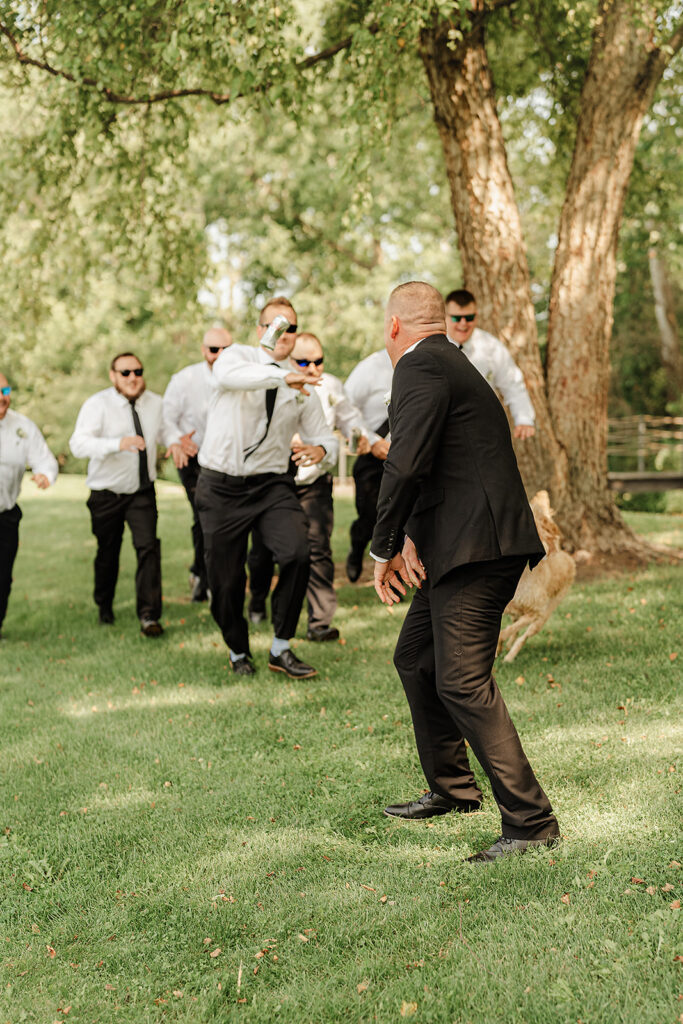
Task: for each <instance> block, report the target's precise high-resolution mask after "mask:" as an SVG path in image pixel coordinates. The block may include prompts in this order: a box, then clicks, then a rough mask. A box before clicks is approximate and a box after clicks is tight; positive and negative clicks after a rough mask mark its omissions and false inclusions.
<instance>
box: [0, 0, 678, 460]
mask: <svg viewBox="0 0 683 1024" xmlns="http://www.w3.org/2000/svg"><path fill="white" fill-rule="evenodd" d="M461 6H462V8H463V10H465V9H466V8H467V6H468V5H467V4H466V3H463V4H462V5H461ZM435 7H438V8H439V9H441V8H443V10H444V11H446V9H448V10H452V9H453V8H454V7H457V5H454V4H451V3H441V4H438V5H435V4H433V3H431V2H428V0H421V2H420V3H418V4H415V3H414V4H411V5H408V4H406V3H405V0H391V2H389V3H385V4H382V5H379V4H373V3H369V2H366V0H353V2H350V3H337V4H333V3H329V2H325V0H308V2H303V0H302V2H300V3H279V4H278V5H274V4H272V3H270V2H265V0H258V2H255V3H251V4H249V5H240V4H237V5H235V4H231V3H227V2H225V0H215V2H214V3H212V4H209V5H206V4H199V3H187V4H183V5H171V4H169V3H167V2H163V0H158V2H154V3H150V4H144V5H135V4H131V5H128V6H121V5H114V6H112V5H107V4H104V3H101V4H100V3H90V4H87V5H85V6H83V5H81V4H76V3H60V4H59V5H57V4H56V3H54V2H53V3H49V2H48V3H45V4H43V5H41V7H40V9H36V13H35V17H34V20H33V22H32V23H31V22H30V21H29V20H28V18H27V12H26V10H25V8H24V7H23V6H22V5H19V4H17V3H16V2H15V0H0V18H1V20H2V23H3V24H6V25H8V26H10V29H11V32H12V33H13V37H14V38H15V39H18V40H19V41H20V44H21V46H22V47H23V48H24V50H26V51H28V50H30V51H31V53H32V55H33V56H35V57H36V59H40V60H43V61H44V62H47V63H50V65H51V66H53V67H55V68H59V69H60V71H62V72H63V73H64V75H67V76H72V77H73V79H74V81H69V80H66V79H65V78H64V77H63V76H62V77H59V76H55V75H50V74H48V73H46V71H45V70H41V69H37V68H33V67H20V66H19V64H18V63H17V61H16V59H15V56H14V54H13V52H12V47H11V45H10V42H9V40H8V39H6V38H3V40H2V48H0V130H1V131H2V135H3V139H4V140H5V142H6V144H5V145H4V146H3V150H2V155H1V156H0V170H1V172H2V173H1V175H0V179H1V181H2V185H1V186H0V221H1V224H2V227H1V228H0V264H1V265H2V269H3V280H4V285H5V287H4V295H3V302H2V304H0V361H1V363H2V366H3V368H4V369H5V372H7V373H8V375H9V376H10V377H11V378H12V382H13V384H14V385H15V387H16V388H17V396H16V407H17V408H22V409H23V410H24V411H26V412H27V413H28V414H29V415H32V416H34V417H35V418H36V420H37V421H38V422H39V423H40V424H41V425H43V426H44V428H45V432H46V434H47V436H48V438H49V440H50V442H51V443H52V445H53V446H54V447H55V448H56V450H58V451H59V452H60V453H65V452H66V450H67V439H68V436H69V432H70V429H71V425H72V423H73V419H74V417H75V414H76V411H77V409H78V407H79V405H80V403H81V401H82V400H83V398H84V397H85V396H86V395H87V394H88V393H90V392H91V391H92V390H94V389H95V388H96V387H98V386H105V385H106V383H107V380H106V366H107V363H108V360H109V358H110V356H111V354H112V353H113V352H114V351H117V350H122V349H127V348H133V349H135V350H137V351H139V352H140V354H141V356H142V358H143V359H144V361H145V363H146V365H147V366H148V367H149V372H148V377H149V381H150V386H152V387H153V388H155V389H156V390H163V388H164V386H165V384H166V381H167V379H168V377H169V375H170V374H171V373H172V372H173V371H174V370H175V369H177V368H179V367H180V366H181V365H183V364H184V363H186V362H187V361H189V360H191V359H194V358H196V351H197V346H198V343H199V340H200V337H201V334H202V332H203V330H204V329H205V327H206V326H207V325H208V324H209V323H210V322H212V321H213V320H214V319H215V318H221V319H224V320H225V321H226V322H227V323H228V325H229V326H230V327H231V328H232V329H233V330H234V332H235V336H236V338H237V340H240V341H248V340H249V339H250V338H251V336H252V324H253V323H254V321H255V318H256V316H257V312H258V308H259V306H260V305H262V303H263V301H264V300H265V297H266V296H268V295H269V294H272V293H274V292H280V291H284V292H286V293H287V294H289V295H291V296H292V297H293V298H295V300H296V306H297V309H298V311H299V317H300V320H301V322H302V323H304V324H305V325H306V327H307V328H309V329H312V330H314V331H316V332H318V333H319V334H320V336H321V338H322V340H323V341H324V343H325V344H326V347H327V349H328V353H329V363H330V365H331V368H332V369H334V370H336V371H337V372H339V373H341V374H342V375H345V374H346V373H347V372H348V371H349V370H350V368H351V366H352V365H353V363H354V362H355V361H356V360H357V359H358V358H359V357H360V356H362V355H365V354H367V353H368V352H370V351H372V350H373V349H375V348H377V347H378V346H379V344H380V343H381V335H380V327H381V309H382V305H383V302H384V300H385V298H386V295H387V293H388V291H389V290H390V288H391V287H392V286H393V285H394V284H395V283H397V282H398V281H400V280H405V279H409V278H410V277H415V276H417V277H421V278H423V279H427V280H430V281H432V282H433V283H434V284H436V285H437V287H440V288H442V289H444V290H447V289H450V288H451V287H454V286H456V285H457V284H458V283H459V279H460V264H459V257H458V255H457V248H456V239H455V236H454V232H453V227H452V214H451V210H450V203H449V197H448V188H447V185H446V180H445V173H444V169H443V162H442V155H441V149H440V146H439V142H438V139H437V134H436V130H435V127H434V125H433V123H432V109H431V105H430V103H429V97H428V90H427V86H426V83H425V81H424V78H423V72H422V69H421V65H420V63H419V60H418V59H417V56H416V53H415V39H416V35H417V32H418V29H419V26H420V24H421V22H422V19H424V18H426V17H427V16H428V15H429V13H430V11H432V10H433V9H434V8H435ZM22 12H23V13H22ZM57 13H58V17H57ZM594 13H595V4H594V2H591V0H580V2H576V3H567V2H565V0H555V2H553V3H551V4H538V3H537V2H536V0H523V2H519V3H516V4H513V5H512V6H510V7H509V9H502V10H501V11H500V12H498V13H497V14H496V16H495V17H494V18H492V19H491V21H490V26H489V32H488V49H489V55H490V59H491V63H492V67H493V73H494V78H495V82H496V88H497V93H498V96H499V110H500V115H501V119H502V122H503V126H504V131H505V135H506V142H507V145H508V160H509V162H510V166H511V170H512V173H513V177H514V180H515V186H516V190H517V199H518V203H519V207H520V211H521V215H522V218H523V222H524V230H525V237H526V242H527V246H528V253H529V263H530V268H531V273H532V279H533V292H534V297H535V302H536V312H537V318H538V320H539V324H540V326H541V342H542V329H543V324H544V321H545V317H546V307H547V296H548V290H549V282H550V273H551V265H552V258H553V252H554V246H555V243H556V239H555V235H554V231H555V229H556V226H557V222H558V216H559V209H560V205H561V202H562V195H563V189H564V182H565V178H566V174H567V170H568V164H569V160H570V157H571V148H572V142H573V134H574V129H575V116H576V109H577V102H578V93H579V89H580V86H581V82H582V78H583V73H584V70H585V64H586V60H587V56H588V52H589V48H590V31H591V27H592V18H593V16H594ZM32 33H33V34H32ZM349 35H351V36H353V37H354V46H353V47H352V48H351V49H350V50H342V51H340V53H339V55H338V56H336V57H335V58H334V59H333V60H327V61H322V62H319V63H314V64H313V63H311V66H310V67H309V68H306V67H305V65H306V62H307V61H309V62H310V61H311V54H312V53H314V52H318V51H319V50H321V49H324V48H325V47H327V46H330V45H331V44H332V43H333V42H335V41H337V40H339V39H343V38H344V37H345V36H349ZM36 37H37V38H39V39H40V41H41V44H42V49H41V48H40V47H38V46H37V44H36ZM679 63H680V62H679ZM183 89H188V90H193V89H201V90H203V91H205V92H213V93H214V94H215V95H214V100H213V102H212V99H211V98H210V97H208V96H197V95H191V96H187V97H184V98H183V97H180V98H173V97H171V98H168V99H165V100H164V101H163V102H161V101H159V102H148V103H130V102H112V97H114V98H118V99H121V98H123V99H131V98H138V99H139V98H143V99H144V98H148V99H150V98H151V99H152V100H154V99H155V97H158V96H160V95H163V94H164V93H165V92H173V91H177V90H183ZM107 90H109V92H107ZM680 92H681V89H680V82H679V81H678V80H677V78H676V68H675V67H672V68H671V69H669V71H668V72H667V74H666V75H665V78H664V80H663V82H662V84H661V86H660V89H659V93H658V96H657V100H656V102H655V104H654V105H653V107H652V109H651V111H650V113H649V115H648V118H647V122H646V125H645V128H644V130H643V133H642V136H641V142H640V146H639V150H638V156H637V164H636V169H635V171H634V174H633V178H632V182H631V190H630V193H629V197H628V202H627V209H626V215H625V221H624V228H623V231H622V237H621V252H620V260H621V262H620V277H619V281H618V287H617V297H616V303H615V330H614V337H613V368H614V372H613V380H612V395H611V403H612V411H613V412H618V413H624V412H640V411H643V412H659V413H661V412H664V411H665V406H666V402H667V397H670V396H667V388H666V381H665V378H664V371H663V368H662V362H661V355H660V349H659V337H658V333H657V327H656V323H655V319H654V311H653V299H652V291H651V285H650V281H649V274H648V263H647V252H648V248H649V247H650V246H652V245H656V247H657V249H658V252H659V253H660V254H661V255H662V257H663V258H664V259H665V261H666V263H667V265H668V268H669V272H670V274H671V275H672V277H673V278H674V279H678V277H679V275H680V269H681V259H682V257H681V253H682V251H683V249H682V247H681V232H680V224H681V221H682V219H683V210H682V209H681V202H682V200H681V195H680V189H677V188H676V158H677V150H678V148H679V147H680V139H681V134H682V132H683V127H682V125H681V114H680V111H681V103H680ZM228 95H229V96H230V100H231V101H230V102H223V101H224V100H225V99H226V98H227V97H228ZM240 95H241V96H242V97H243V98H241V99H240V98H239V96H240ZM198 295H199V296H201V299H202V301H201V302H200V301H198ZM675 295H676V301H677V303H678V305H679V306H680V303H681V290H680V287H678V288H677V289H675ZM484 326H485V325H484Z"/></svg>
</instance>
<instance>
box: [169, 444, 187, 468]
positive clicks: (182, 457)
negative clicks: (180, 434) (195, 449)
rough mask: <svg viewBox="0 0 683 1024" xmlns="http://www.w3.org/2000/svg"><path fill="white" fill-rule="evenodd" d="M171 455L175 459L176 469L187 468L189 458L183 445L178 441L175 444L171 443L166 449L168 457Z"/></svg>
mask: <svg viewBox="0 0 683 1024" xmlns="http://www.w3.org/2000/svg"><path fill="white" fill-rule="evenodd" d="M169 456H170V457H171V458H172V459H173V465H174V466H175V468H176V469H185V466H186V465H187V463H188V461H189V459H188V456H187V455H186V454H185V452H184V451H183V448H182V445H181V444H179V443H178V442H176V443H175V444H169V446H168V448H167V449H166V458H168V457H169Z"/></svg>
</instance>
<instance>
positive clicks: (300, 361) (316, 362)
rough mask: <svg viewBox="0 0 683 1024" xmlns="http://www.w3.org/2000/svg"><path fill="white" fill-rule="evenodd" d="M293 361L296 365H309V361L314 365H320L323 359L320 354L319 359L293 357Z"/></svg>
mask: <svg viewBox="0 0 683 1024" xmlns="http://www.w3.org/2000/svg"><path fill="white" fill-rule="evenodd" d="M294 362H295V363H296V365H297V366H310V364H311V363H313V365H314V366H322V365H323V363H324V362H325V359H324V357H323V356H321V357H320V359H295V360H294Z"/></svg>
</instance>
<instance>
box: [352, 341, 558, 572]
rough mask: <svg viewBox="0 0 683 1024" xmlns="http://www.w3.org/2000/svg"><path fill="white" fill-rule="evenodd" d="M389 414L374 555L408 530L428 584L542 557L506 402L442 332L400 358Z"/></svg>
mask: <svg viewBox="0 0 683 1024" xmlns="http://www.w3.org/2000/svg"><path fill="white" fill-rule="evenodd" d="M390 420H391V448H390V450H389V457H388V458H387V460H386V462H385V464H384V473H383V476H382V486H381V489H380V493H379V499H378V502H377V524H376V527H375V532H374V534H373V537H372V545H371V551H372V553H373V554H375V555H379V556H380V557H382V558H392V557H393V556H394V555H395V554H396V553H397V552H398V551H399V550H400V548H401V544H402V534H403V532H404V531H405V533H407V534H408V536H409V537H410V538H411V540H412V541H414V543H415V546H416V548H417V552H418V555H419V556H420V558H421V559H422V562H423V563H424V565H425V568H426V569H427V574H428V577H429V580H430V582H431V584H432V586H434V585H436V584H437V583H438V582H439V580H440V579H441V578H442V577H443V576H444V575H445V574H446V573H447V572H449V571H450V570H451V569H454V568H456V567H457V566H459V565H465V564H469V563H470V562H483V561H490V560H492V559H496V558H501V557H504V556H506V555H520V556H521V555H526V556H527V557H528V558H529V562H530V563H531V565H532V566H533V565H535V564H536V562H538V561H539V560H540V559H541V558H542V557H543V555H544V554H545V551H544V548H543V545H542V544H541V541H540V539H539V536H538V532H537V530H536V525H535V523H534V518H533V515H532V512H531V508H530V507H529V502H528V501H527V497H526V493H525V491H524V486H523V484H522V478H521V477H520V474H519V470H518V468H517V460H516V458H515V453H514V450H513V447H512V440H511V437H510V428H509V426H508V421H507V418H506V416H505V412H504V410H503V407H502V405H501V404H500V402H499V400H498V398H497V397H496V395H495V394H494V392H493V390H492V388H491V387H490V386H489V385H488V384H487V382H486V381H485V380H484V378H483V377H482V376H481V374H480V373H479V371H478V370H476V369H475V367H474V366H472V364H471V363H470V361H469V360H468V358H467V356H466V355H465V354H464V353H463V352H461V351H460V349H459V348H457V347H456V346H455V345H453V344H451V342H450V341H449V340H448V338H447V337H446V336H445V334H435V335H432V336H430V337H429V338H425V340H424V341H421V342H420V344H419V345H418V346H417V348H416V349H414V350H413V351H412V352H409V353H407V354H406V355H404V356H402V357H401V359H400V360H399V362H398V364H397V366H396V370H395V371H394V379H393V384H392V389H391V406H390Z"/></svg>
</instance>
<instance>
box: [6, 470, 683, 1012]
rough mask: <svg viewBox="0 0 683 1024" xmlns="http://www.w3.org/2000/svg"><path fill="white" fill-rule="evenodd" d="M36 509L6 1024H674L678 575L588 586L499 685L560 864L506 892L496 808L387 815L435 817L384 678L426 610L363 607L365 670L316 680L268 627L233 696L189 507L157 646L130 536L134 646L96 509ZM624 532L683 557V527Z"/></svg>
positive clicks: (360, 594) (11, 708)
mask: <svg viewBox="0 0 683 1024" xmlns="http://www.w3.org/2000/svg"><path fill="white" fill-rule="evenodd" d="M24 490H25V496H24V498H23V499H22V502H21V503H22V506H23V508H24V512H25V516H24V520H23V522H22V526H21V538H22V543H21V548H20V551H19V555H18V558H17V563H16V569H15V586H14V591H13V594H12V597H11V601H10V608H9V612H8V616H7V619H6V622H5V632H6V634H7V640H5V641H4V642H3V643H2V645H1V646H0V657H1V660H0V670H1V671H0V680H1V682H0V729H1V730H2V732H1V743H2V746H1V749H2V758H1V759H0V779H1V782H2V797H1V803H0V806H1V807H2V821H1V822H0V826H1V829H0V862H1V865H2V885H3V893H2V906H1V910H0V942H2V944H3V946H2V955H1V956H0V966H1V975H2V981H1V982H0V1022H4V1021H10V1022H11V1024H17V1022H19V1021H35V1022H38V1024H43V1022H48V1024H50V1022H52V1021H68V1024H81V1022H93V1021H100V1022H104V1024H108V1022H116V1021H121V1022H134V1024H138V1022H161V1021H173V1022H175V1021H179V1022H180V1021H185V1022H192V1024H205V1022H206V1024H208V1022H214V1021H215V1022H219V1021H221V1022H223V1021H248V1022H270V1021H287V1022H292V1024H305V1022H309V1021H311V1022H329V1021H335V1022H336V1021H344V1022H347V1021H350V1022H354V1021H368V1022H370V1021H378V1022H380V1024H384V1022H390V1021H399V1020H403V1019H404V1018H408V1019H411V1020H413V1021H415V1022H438V1024H453V1022H459V1024H465V1022H471V1024H491V1022H496V1024H498V1022H515V1024H516V1022H529V1024H532V1022H533V1024H554V1022H561V1024H564V1022H566V1024H575V1022H577V1021H579V1020H580V1021H582V1022H583V1024H607V1022H617V1021H618V1022H628V1024H632V1022H638V1024H640V1022H648V1024H649V1022H652V1024H674V1022H675V1021H679V1019H680V1015H681V1012H682V1011H683V1001H679V992H680V991H681V990H682V989H681V974H680V971H681V967H682V966H683V965H682V964H681V963H680V962H677V961H675V960H674V957H675V956H677V955H680V954H682V953H683V943H681V929H680V920H681V911H680V910H677V909H675V907H674V906H672V903H675V901H677V900H680V899H681V888H682V885H681V875H682V872H683V869H681V868H680V867H677V866H675V864H673V862H674V861H683V846H682V844H681V797H680V778H681V764H680V751H681V745H682V744H681V735H682V731H683V730H682V729H681V717H680V710H681V706H680V705H681V701H680V691H681V686H680V682H681V673H680V667H681V663H682V662H683V645H682V643H681V621H682V618H683V615H682V605H683V594H682V592H681V591H682V588H681V586H680V573H681V570H680V569H679V568H676V567H672V566H668V565H656V566H652V567H650V568H647V569H644V570H642V571H639V572H638V573H631V574H629V575H626V576H622V577H620V578H616V579H614V578H611V579H606V580H601V581H595V582H591V583H586V584H581V585H577V586H575V588H574V590H573V592H572V593H571V594H570V596H569V597H568V598H567V600H566V601H565V603H564V604H563V605H562V606H561V608H560V609H559V610H558V611H557V612H556V613H555V616H554V617H553V619H552V620H551V622H550V623H549V625H548V627H547V628H546V629H545V630H544V631H543V632H542V633H541V634H540V635H539V636H538V637H536V638H535V639H534V640H532V641H531V642H530V643H529V644H528V645H527V647H526V648H525V649H524V650H523V652H522V654H521V655H520V656H519V657H518V659H517V661H516V662H515V663H514V664H512V665H509V666H508V665H504V664H500V665H499V667H498V670H497V678H498V681H499V684H500V686H501V688H502V690H503V692H504V694H505V697H506V699H507V701H508V703H509V706H510V709H511V712H512V715H513V717H514V719H515V721H516V723H517V726H518V728H519V731H520V733H521V735H522V739H523V742H524V745H525V747H526V749H527V752H528V754H529V757H530V760H531V762H532V764H533V765H534V767H535V769H536V770H537V773H538V774H539V776H540V779H541V781H542V783H543V785H544V787H545V788H546V790H547V791H548V793H549V795H550V797H551V800H552V801H553V804H554V806H555V809H556V812H557V814H558V818H559V820H560V825H561V829H562V832H563V834H564V836H565V841H564V843H563V844H562V846H561V847H560V848H559V849H557V850H554V851H542V852H541V853H539V854H532V855H528V856H526V857H521V858H516V859H511V860H510V861H508V862H505V863H501V864H498V865H495V866H493V867H491V868H486V867H479V866H474V865H465V864H462V863H461V860H462V858H463V857H465V856H467V855H468V854H469V853H471V852H473V851H475V850H477V849H480V848H481V847H482V846H485V845H488V844H489V842H490V841H491V840H493V839H494V838H495V837H496V836H497V835H498V831H499V822H498V818H497V814H496V811H495V805H494V804H493V801H492V799H491V796H490V789H489V787H488V783H487V782H485V781H484V782H483V786H484V792H485V794H486V801H485V805H484V809H483V810H482V811H481V812H480V813H478V814H474V815H469V816H466V817H457V816H455V815H450V816H448V817H447V818H445V819H444V818H441V819H436V820H434V821H431V822H421V823H404V822H396V821H390V820H389V819H387V818H384V817H383V816H382V814H381V811H382V808H383V806H384V805H385V804H386V803H388V802H392V801H394V800H397V799H401V798H405V799H408V798H410V797H412V796H414V795H415V794H417V793H418V792H421V791H422V790H423V788H424V780H423V777H422V775H421V772H420V770H419V767H418V764H417V759H416V754H415V749H414V741H413V735H412V729H411V725H410V717H409V713H408V709H407V706H406V704H405V701H404V698H403V694H402V691H401V687H400V684H399V682H398V679H397V677H396V675H395V672H394V669H393V666H392V664H391V654H392V650H393V645H394V643H395V638H396V634H397V631H398V628H399V625H400V622H401V619H402V617H403V615H404V614H405V608H403V607H401V608H399V609H398V610H394V612H393V614H390V613H389V612H388V611H387V610H386V609H385V608H383V607H382V606H380V604H379V603H378V602H377V600H376V598H375V597H374V593H373V592H372V590H371V589H370V588H369V587H368V586H364V585H362V583H361V585H359V586H356V587H351V586H348V585H341V586H340V590H339V598H340V608H339V612H338V616H337V620H336V621H337V624H338V625H339V627H340V629H341V631H342V635H343V638H344V639H345V640H346V644H345V645H341V644H326V645H321V646H314V645H309V644H307V643H306V642H305V641H301V642H300V646H299V647H298V650H299V653H300V654H302V655H303V656H305V657H307V658H309V657H310V659H311V660H312V661H313V663H314V664H315V665H316V666H317V667H318V668H319V670H320V675H319V677H318V678H316V679H314V680H308V681H305V682H302V683H293V682H290V681H286V680H284V678H283V677H282V676H279V675H275V674H274V673H269V672H267V671H266V670H265V659H266V655H267V649H268V643H269V631H268V629H267V628H266V627H259V629H258V630H256V631H255V632H256V643H255V654H256V661H257V664H258V667H259V672H258V675H257V676H256V677H255V678H254V679H253V680H249V681H247V682H244V681H240V682H236V681H235V677H233V676H232V674H231V673H230V672H229V671H228V669H227V656H226V650H225V648H224V645H223V644H222V641H221V638H220V635H219V633H218V631H217V629H216V628H215V626H214V624H213V621H212V619H211V617H210V614H209V612H208V609H207V608H206V606H196V605H192V604H190V603H189V600H188V588H187V571H186V566H187V564H188V555H189V552H188V545H189V509H188V506H187V503H186V499H185V496H184V493H183V492H182V491H181V489H180V488H179V487H174V486H172V485H168V484H163V485H161V488H160V509H161V519H160V524H161V534H162V553H163V565H164V591H165V602H164V624H165V625H166V627H167V632H166V634H165V636H164V637H163V638H162V639H160V640H156V641H155V640H145V639H143V638H141V637H140V635H139V633H138V626H137V621H136V619H135V614H134V595H133V556H132V550H131V545H130V540H129V537H128V536H127V537H126V539H125V547H124V558H123V560H122V571H121V578H120V580H119V587H118V595H117V602H116V614H117V621H116V626H115V627H114V628H113V629H106V628H102V627H99V626H98V625H97V622H96V613H95V608H94V605H93V604H92V599H91V589H92V558H93V555H94V541H93V538H92V536H91V534H90V528H89V520H88V515H87V511H86V508H85V505H84V499H85V496H86V491H85V487H84V483H83V481H82V480H81V479H80V478H77V477H64V478H61V479H60V481H59V484H58V486H57V487H56V488H55V489H54V491H53V492H48V493H47V494H45V495H37V494H35V493H34V489H33V486H32V485H31V484H30V483H29V482H27V483H26V485H25V488H24ZM350 512H351V509H350V501H349V500H348V499H342V500H340V501H339V502H338V520H339V522H338V526H337V530H336V534H335V546H336V552H337V556H338V558H339V560H342V559H343V556H344V554H345V530H346V528H347V526H348V521H349V518H350ZM629 520H630V521H631V522H632V523H633V524H634V525H635V526H636V529H642V530H643V531H646V532H648V534H649V535H650V536H651V537H653V538H658V539H662V536H665V537H666V539H668V540H669V541H670V543H681V524H682V520H681V518H680V517H674V516H669V517H666V516H653V515H644V514H634V515H632V516H630V517H629ZM340 582H342V584H343V581H340ZM674 654H677V655H678V657H677V658H673V657H672V656H673V655H674ZM479 778H480V780H481V773H479ZM3 830H4V831H3ZM637 879H638V880H642V881H637ZM671 886H673V888H670V887H671ZM216 950H220V952H218V953H216V955H215V956H212V955H211V954H212V953H215V951H216ZM69 1007H70V1009H69V1010H68V1012H67V1008H69Z"/></svg>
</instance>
